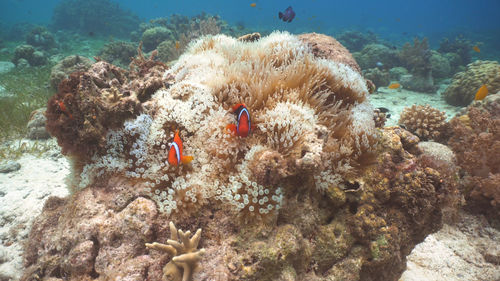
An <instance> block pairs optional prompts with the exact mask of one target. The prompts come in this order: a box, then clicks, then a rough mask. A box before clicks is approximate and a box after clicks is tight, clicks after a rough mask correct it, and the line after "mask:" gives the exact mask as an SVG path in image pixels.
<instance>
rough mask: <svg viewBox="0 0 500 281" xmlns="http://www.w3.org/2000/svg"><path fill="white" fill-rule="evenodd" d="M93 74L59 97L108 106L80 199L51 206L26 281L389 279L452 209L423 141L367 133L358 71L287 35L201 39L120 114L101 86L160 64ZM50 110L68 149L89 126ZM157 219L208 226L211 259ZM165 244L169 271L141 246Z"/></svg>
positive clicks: (402, 134)
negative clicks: (239, 115) (239, 132)
mask: <svg viewBox="0 0 500 281" xmlns="http://www.w3.org/2000/svg"><path fill="white" fill-rule="evenodd" d="M134 61H135V60H134ZM94 67H96V68H98V69H94V68H93V69H92V71H90V72H88V73H84V74H80V76H77V77H76V78H78V79H74V80H69V81H66V83H67V84H66V85H68V87H67V88H69V89H71V91H69V92H70V93H71V94H72V95H76V94H73V93H77V94H81V95H83V96H85V97H88V98H87V100H85V101H83V100H78V98H76V99H75V102H73V100H71V99H69V100H66V99H63V101H64V102H65V103H66V104H68V105H69V106H68V111H69V112H71V113H72V114H73V115H74V117H73V118H75V119H77V121H78V122H80V121H79V120H80V118H83V117H81V116H86V115H85V114H86V112H89V111H90V110H92V109H95V108H98V109H102V110H103V112H102V113H101V112H99V114H102V116H106V119H102V118H101V117H98V118H97V120H96V121H95V122H96V124H99V125H96V128H102V130H99V132H98V133H97V134H95V135H96V136H99V137H100V138H99V142H94V143H86V145H88V147H89V149H87V152H86V153H87V154H88V155H89V156H87V157H83V156H81V155H80V160H81V161H80V162H79V163H78V164H79V166H77V165H75V166H74V170H73V172H74V174H75V175H77V177H76V178H75V179H74V182H73V184H74V186H75V187H76V188H74V194H73V195H72V196H71V197H69V198H67V199H64V200H62V199H59V200H50V199H49V200H48V201H47V203H46V205H45V208H44V210H43V212H42V215H41V216H40V217H39V218H38V219H36V221H35V223H34V224H33V228H32V230H31V234H30V238H29V241H28V243H27V245H26V248H25V260H26V266H27V269H26V271H25V273H24V276H23V279H22V280H28V278H30V277H34V276H35V275H39V277H40V279H43V278H50V277H55V278H63V277H64V278H67V279H68V280H90V279H102V280H113V279H128V278H130V279H131V280H144V279H146V276H147V278H149V279H152V280H160V279H161V278H162V276H164V274H165V273H166V274H167V275H168V274H170V273H171V272H173V275H174V278H177V279H181V278H182V279H184V278H191V277H192V279H193V280H217V279H222V280H248V281H253V280H263V281H267V280H280V279H281V280H288V279H291V280H293V279H296V280H333V279H335V278H345V280H374V281H378V280H397V279H398V277H399V276H400V275H401V273H402V271H403V270H404V267H405V257H406V255H408V254H409V253H410V251H411V249H412V248H413V247H414V246H415V245H416V243H419V242H421V241H422V240H423V239H424V237H425V236H426V235H428V234H429V233H431V232H433V231H436V230H437V229H439V227H440V226H441V222H442V217H443V209H444V208H445V207H447V206H448V205H450V204H451V202H453V201H452V200H447V195H448V194H453V188H454V185H452V184H448V183H447V182H446V181H447V180H448V177H444V179H443V181H444V182H441V181H440V176H441V175H442V174H441V170H440V169H438V168H437V167H436V168H433V167H432V166H430V165H428V166H424V165H422V164H421V163H420V162H419V161H418V157H417V155H416V154H413V152H412V151H410V150H417V149H415V143H416V142H418V138H417V137H415V136H414V135H412V134H410V133H408V132H406V131H405V130H403V129H402V128H399V127H393V128H384V129H383V130H378V129H376V128H375V122H374V120H373V118H374V117H373V107H372V106H371V105H370V104H369V101H368V97H367V95H368V89H367V87H366V82H365V80H364V79H363V77H362V76H361V75H360V73H359V72H358V71H356V70H354V69H352V68H351V67H349V66H348V65H346V64H344V63H340V62H337V61H334V60H329V59H324V58H318V57H316V56H315V55H314V54H313V53H312V52H311V49H310V48H308V47H307V45H306V44H305V43H304V42H302V41H301V40H299V39H298V38H297V37H296V36H293V35H290V34H288V33H281V32H275V33H272V34H271V35H269V36H266V37H263V38H261V39H260V40H258V41H255V42H240V41H237V39H235V38H231V37H228V36H225V35H217V36H206V37H203V38H201V39H199V40H197V41H195V42H193V43H192V44H190V47H189V49H188V50H187V51H186V52H185V53H184V55H183V56H181V57H180V58H179V60H178V61H177V62H176V63H175V65H173V67H172V68H170V69H168V70H166V69H163V76H162V78H161V79H162V80H161V81H162V82H163V85H164V87H162V88H161V89H156V90H154V91H153V93H152V94H151V95H148V94H146V95H140V94H136V96H134V97H144V99H143V100H142V98H137V99H138V100H139V102H140V109H141V110H140V112H136V111H133V112H128V114H129V115H128V116H127V117H125V116H122V115H119V114H118V113H117V112H116V111H114V110H116V107H112V106H108V105H109V104H107V103H106V102H107V101H109V100H108V99H112V98H113V97H114V95H112V93H113V92H111V88H113V87H115V88H117V89H127V87H129V86H130V85H131V83H130V82H129V81H128V80H127V79H135V80H137V81H136V82H137V83H138V84H141V83H143V82H144V81H145V80H148V79H149V78H150V77H148V75H147V74H152V73H154V77H157V75H158V73H160V72H162V71H161V67H162V66H161V65H154V61H153V60H141V62H136V67H134V68H133V70H132V71H133V74H132V73H130V74H129V75H128V76H126V75H123V76H122V74H121V73H122V72H121V71H118V70H117V69H116V68H114V67H112V66H110V65H108V64H106V63H104V62H101V63H98V64H97V65H94ZM153 69H155V70H153ZM98 70H102V72H100V71H98ZM113 71H115V72H116V73H115V72H113ZM117 71H118V72H117ZM82 77H83V78H85V79H82ZM132 77H133V78H132ZM122 78H123V79H122ZM72 83H73V84H72ZM63 84H64V83H63ZM93 85H95V87H94V86H93ZM98 85H99V86H98ZM70 86H71V87H70ZM74 89H80V91H79V92H78V91H74ZM119 93H122V92H120V91H119V92H117V94H119ZM134 93H138V92H134ZM62 97H63V98H64V96H62ZM94 97H96V98H94ZM97 97H99V98H97ZM56 99H60V97H59V96H57V97H56ZM103 100H104V101H105V102H104V106H103ZM134 101H135V100H134ZM117 103H118V105H120V104H121V103H120V102H119V101H118V102H117ZM237 103H245V104H246V106H247V108H248V111H249V113H250V115H251V121H252V124H253V125H254V126H252V130H251V133H250V135H248V136H247V137H245V138H242V137H238V136H235V135H233V134H231V132H229V131H228V130H226V129H225V128H226V126H227V125H228V124H234V123H235V122H236V120H235V118H236V117H235V116H234V115H235V114H234V112H232V110H231V108H232V107H233V106H234V105H235V104H237ZM110 104H111V103H110ZM119 108H122V107H119ZM52 110H53V111H52V113H53V114H54V116H52V117H53V119H52V121H54V120H60V121H61V122H60V123H56V122H54V123H53V125H54V127H53V131H55V132H61V131H64V130H65V129H66V126H68V127H72V128H73V127H76V128H77V129H76V130H75V131H72V132H75V133H76V136H77V137H73V138H67V137H66V136H65V135H62V134H61V135H59V136H58V138H59V139H60V143H62V144H63V145H66V146H68V143H69V141H71V142H73V143H78V145H77V146H75V150H74V152H73V153H77V151H80V150H79V149H80V148H81V147H80V146H81V145H82V140H83V139H84V138H85V137H87V136H88V135H89V134H85V132H86V130H87V127H85V126H82V124H83V125H84V124H85V122H84V121H82V123H77V124H78V125H79V126H71V125H72V123H65V122H66V121H68V120H71V118H70V117H69V114H68V113H65V112H64V110H63V109H62V108H57V107H54V108H52ZM80 112H85V113H80ZM113 114H117V115H118V117H116V118H115V119H114V120H113V121H110V120H108V119H111V118H112V117H113V116H115V115H113ZM120 117H121V118H120ZM48 120H50V118H48ZM87 121H88V122H89V123H90V122H92V121H91V120H87ZM68 122H69V121H68ZM106 122H115V123H113V124H111V125H110V124H109V123H106ZM120 123H121V124H120ZM104 124H106V125H107V126H104ZM177 130H179V132H180V138H181V139H182V141H183V150H184V153H185V154H186V155H193V156H194V160H193V161H191V163H189V164H183V165H177V166H173V165H169V163H168V161H167V158H168V143H169V142H171V140H172V137H173V133H174V132H176V131H177ZM98 147H101V148H103V149H99V148H98ZM417 152H418V151H417ZM78 176H79V177H78ZM165 221H175V223H176V225H178V226H179V227H180V228H183V229H201V228H203V241H202V243H203V249H205V250H197V246H198V242H199V238H200V235H201V230H199V231H197V233H196V234H195V235H194V236H193V237H192V238H191V237H190V233H189V232H187V233H184V232H181V231H178V230H177V229H176V228H175V227H173V225H171V227H170V229H169V227H168V226H167V225H166V224H165V223H164V222H165ZM169 234H170V235H171V237H172V238H173V239H171V240H167V242H166V244H165V245H163V246H160V244H151V245H150V246H148V247H153V248H155V249H162V250H164V251H166V252H167V253H169V254H170V257H171V260H170V261H169V260H168V256H167V255H165V254H164V253H159V251H153V250H151V249H148V247H147V246H145V244H144V243H145V242H148V241H154V240H156V239H157V238H158V237H167V235H169ZM190 238H191V239H190ZM179 239H180V240H179ZM88 241H91V242H92V243H93V246H92V247H91V244H90V243H89V242H88ZM154 245H156V246H154ZM90 249H94V251H90ZM73 253H81V255H79V257H81V258H82V259H81V260H76V261H78V265H79V266H78V267H76V268H71V267H62V266H61V264H62V262H63V261H68V260H69V259H70V258H74V257H75V256H74V255H73ZM89 255H90V256H92V257H95V259H94V262H93V270H91V268H90V266H89V263H87V261H89V260H91V259H89V258H88V257H89ZM202 255H203V259H201V256H202ZM196 264H199V265H200V266H199V267H198V268H199V270H194V271H193V269H194V267H195V265H196ZM80 265H81V266H80ZM165 265H167V266H165ZM162 268H163V269H162ZM180 268H182V272H180V270H179V269H180ZM68 271H71V273H72V274H70V272H68ZM162 271H163V273H162ZM88 272H90V273H88ZM191 273H192V276H190V275H191ZM181 275H182V276H181ZM186 276H187V277H186ZM339 276H340V277H339ZM140 278H143V279H140ZM185 281H186V280H185Z"/></svg>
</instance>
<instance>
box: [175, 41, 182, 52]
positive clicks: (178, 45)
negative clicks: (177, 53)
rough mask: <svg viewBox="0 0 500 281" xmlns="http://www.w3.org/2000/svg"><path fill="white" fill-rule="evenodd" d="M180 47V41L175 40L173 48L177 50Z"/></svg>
mask: <svg viewBox="0 0 500 281" xmlns="http://www.w3.org/2000/svg"><path fill="white" fill-rule="evenodd" d="M180 47H181V43H180V42H179V41H175V49H176V50H179V48H180Z"/></svg>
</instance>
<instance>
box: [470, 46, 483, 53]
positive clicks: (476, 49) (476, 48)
mask: <svg viewBox="0 0 500 281" xmlns="http://www.w3.org/2000/svg"><path fill="white" fill-rule="evenodd" d="M472 49H473V50H474V51H476V52H478V53H481V49H479V47H478V46H477V45H476V46H474V47H472Z"/></svg>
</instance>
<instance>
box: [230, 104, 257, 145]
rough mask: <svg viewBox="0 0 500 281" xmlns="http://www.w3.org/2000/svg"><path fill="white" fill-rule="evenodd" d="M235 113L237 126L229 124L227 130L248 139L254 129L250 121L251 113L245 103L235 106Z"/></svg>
mask: <svg viewBox="0 0 500 281" xmlns="http://www.w3.org/2000/svg"><path fill="white" fill-rule="evenodd" d="M233 112H234V113H235V114H236V116H237V119H236V124H229V125H227V126H226V129H229V130H230V131H231V132H233V133H234V134H235V135H237V136H240V137H243V138H246V137H248V135H249V134H250V131H251V130H252V129H253V126H252V122H251V120H250V113H249V112H248V109H247V107H246V106H245V104H244V103H238V104H237V105H235V106H233Z"/></svg>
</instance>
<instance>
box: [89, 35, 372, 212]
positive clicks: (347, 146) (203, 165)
mask: <svg viewBox="0 0 500 281" xmlns="http://www.w3.org/2000/svg"><path fill="white" fill-rule="evenodd" d="M164 83H165V84H166V85H168V86H169V87H168V88H167V89H165V88H163V89H160V90H158V91H157V92H156V93H155V94H154V95H153V96H152V97H151V99H150V100H149V101H147V102H145V103H144V104H143V108H144V110H143V113H142V115H140V116H138V117H137V119H136V120H129V121H127V122H126V124H124V127H123V129H121V130H114V131H110V132H109V133H108V137H107V149H108V151H107V154H106V155H94V157H93V158H92V162H91V163H87V165H86V166H85V167H84V169H83V173H82V175H81V182H80V185H81V186H86V185H88V184H91V183H92V182H93V181H94V180H95V179H97V178H99V177H100V176H106V175H107V174H111V173H112V174H117V173H122V174H123V175H124V176H125V177H128V178H129V179H130V180H132V181H134V182H135V183H138V186H142V187H144V188H143V190H142V192H143V194H144V195H147V196H149V197H151V198H152V199H153V200H155V202H156V203H157V204H158V207H159V209H160V211H162V212H165V213H167V214H170V213H172V212H176V211H178V210H179V209H182V210H183V212H185V211H190V210H195V209H197V208H198V207H199V206H201V205H203V204H206V203H207V202H214V201H215V202H216V204H222V205H223V206H225V207H229V209H231V210H233V211H235V212H237V213H239V214H240V215H241V216H243V217H248V216H256V217H259V216H266V215H271V214H276V210H278V209H279V208H280V206H281V204H282V203H283V200H284V198H285V197H286V196H285V195H286V190H288V189H290V185H293V184H306V183H307V184H310V183H315V184H314V185H313V186H311V188H312V189H318V190H324V189H328V188H329V187H331V186H333V185H334V186H336V187H339V188H342V185H343V183H344V182H345V181H346V180H347V179H348V178H349V177H353V176H354V175H355V174H356V171H359V169H361V168H363V167H364V166H365V165H366V163H369V160H370V156H371V153H372V152H373V151H374V149H375V145H376V143H377V134H376V130H375V124H374V121H373V109H372V107H371V105H370V104H369V102H368V100H367V94H368V90H367V88H366V81H365V80H364V79H363V77H361V75H360V74H359V73H358V72H357V71H356V70H354V69H352V68H351V67H350V66H347V65H345V64H343V63H339V62H335V61H331V60H327V59H322V58H318V57H315V56H314V54H313V53H312V52H311V50H310V49H309V47H308V46H307V45H306V44H305V43H303V42H302V41H300V40H299V39H298V38H297V37H296V36H293V35H291V34H289V33H286V32H284V33H282V32H274V33H272V34H271V35H269V36H267V37H263V38H261V39H260V40H257V41H254V42H241V41H238V40H237V39H234V38H231V37H227V36H224V35H217V36H208V37H203V38H201V39H199V40H197V41H195V42H193V43H192V44H191V45H190V46H189V48H188V50H187V51H186V53H184V54H183V55H182V56H181V57H180V58H179V60H178V61H177V63H176V64H175V65H174V66H173V67H172V68H171V69H170V70H168V71H167V72H166V73H165V75H164ZM238 103H245V104H246V107H247V108H248V111H249V113H250V116H251V120H252V125H253V128H252V130H251V134H250V135H249V136H248V137H246V138H241V137H237V136H234V135H233V134H231V133H230V132H229V131H228V130H226V126H227V125H228V124H234V123H235V122H236V117H235V114H233V112H232V110H231V108H232V107H233V106H234V105H235V104H238ZM177 129H178V130H179V131H180V138H181V139H182V141H183V143H184V146H183V147H184V153H185V154H186V155H193V156H194V160H193V161H192V162H191V163H190V164H189V165H179V166H171V165H169V163H168V161H167V157H168V148H169V143H170V142H171V141H172V138H173V135H174V131H175V130H177ZM98 176H99V177H98ZM290 177H297V178H300V179H301V182H302V183H299V182H298V181H297V180H291V181H290V180H287V179H289V178H290ZM104 179H105V177H104Z"/></svg>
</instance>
